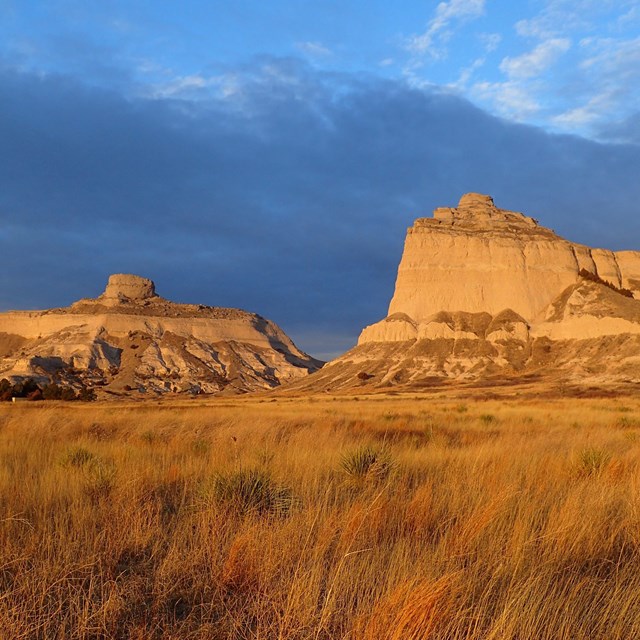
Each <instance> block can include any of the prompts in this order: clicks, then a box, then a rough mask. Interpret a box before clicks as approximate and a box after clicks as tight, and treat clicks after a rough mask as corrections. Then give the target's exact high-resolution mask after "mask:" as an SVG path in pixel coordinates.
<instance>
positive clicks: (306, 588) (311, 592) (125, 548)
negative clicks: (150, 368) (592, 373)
mask: <svg viewBox="0 0 640 640" xmlns="http://www.w3.org/2000/svg"><path fill="white" fill-rule="evenodd" d="M639 453H640V403H639V402H638V401H636V400H624V401H621V400H594V399H589V400H558V401H554V402H545V403H542V402H537V403H536V402H534V401H524V400H523V401H521V402H518V401H510V402H503V401H487V402H470V401H464V403H462V402H460V401H445V400H428V399H420V398H403V397H395V398H384V397H371V398H368V399H366V398H361V399H359V400H355V399H345V398H338V399H333V398H316V399H313V398H312V399H291V398H279V399H278V400H271V399H270V398H262V399H260V398H246V399H241V400H220V401H215V402H210V403H208V404H196V402H191V403H184V404H182V405H173V406H172V405H166V404H162V405H152V404H143V405H140V404H138V405H123V406H116V405H75V406H72V405H68V404H65V405H62V404H61V405H43V404H39V405H38V404H29V405H16V406H6V405H5V406H3V407H1V408H0V636H1V637H2V638H3V640H4V639H5V638H6V639H11V640H13V639H19V638H29V639H30V638H42V639H47V640H53V639H62V638H69V639H71V638H73V639H80V638H83V639H97V638H123V639H125V638H132V639H140V640H147V639H152V638H158V639H160V638H162V639H180V640H186V639H196V638H199V639H205V638H206V639H209V638H213V639H218V638H229V639H231V638H234V639H235V638H237V639H244V638H246V639H250V638H255V639H258V638H260V639H285V638H286V639H293V638H296V639H298V638H299V639H309V640H311V639H313V640H320V639H323V640H327V639H334V638H344V639H350V640H379V639H396V640H419V639H420V640H421V639H427V638H439V639H442V640H445V639H446V640H455V639H463V638H464V639H467V638H477V639H482V640H488V639H496V640H498V639H500V640H502V639H510V640H516V639H517V640H526V639H531V640H545V639H549V640H552V639H553V640H560V639H567V640H569V639H571V640H580V639H585V640H586V639H589V640H593V639H600V638H601V639H603V640H604V639H606V640H613V639H615V638H620V639H625V640H626V639H630V638H638V637H640V491H639V489H640V464H639V457H638V454H639Z"/></svg>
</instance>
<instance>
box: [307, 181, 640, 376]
mask: <svg viewBox="0 0 640 640" xmlns="http://www.w3.org/2000/svg"><path fill="white" fill-rule="evenodd" d="M638 362H640V252H634V251H622V252H613V251H607V250H604V249H591V248H589V247H586V246H584V245H580V244H575V243H572V242H569V241H568V240H565V239H564V238H561V237H560V236H558V235H556V234H555V233H554V232H553V231H552V230H550V229H547V228H545V227H543V226H540V225H539V224H538V222H537V221H536V220H535V219H534V218H531V217H528V216H525V215H523V214H521V213H518V212H515V211H507V210H504V209H499V208H498V207H496V206H495V204H494V202H493V199H492V198H491V197H490V196H486V195H482V194H477V193H470V194H466V195H464V196H463V197H462V198H461V199H460V202H459V204H458V206H457V207H452V208H439V209H436V210H435V211H434V216H433V218H419V219H418V220H416V221H415V223H414V225H413V226H412V227H411V228H410V229H409V230H408V232H407V237H406V241H405V246H404V253H403V256H402V260H401V263H400V266H399V269H398V276H397V280H396V287H395V292H394V295H393V298H392V300H391V304H390V305H389V313H388V316H387V317H386V318H384V319H383V320H381V321H380V322H377V323H375V324H373V325H371V326H368V327H366V328H365V329H364V330H363V331H362V333H361V335H360V338H359V340H358V345H357V347H356V348H354V349H352V350H351V351H349V352H348V353H346V354H345V355H344V356H342V357H340V358H338V359H337V360H335V361H333V362H332V363H330V364H329V365H327V366H326V367H325V368H323V370H322V371H321V372H319V373H318V374H316V375H314V376H312V377H311V378H310V379H309V381H308V383H307V382H302V383H300V384H299V385H297V386H299V387H304V386H305V385H307V386H308V385H313V386H314V387H315V388H342V387H350V386H363V385H365V386H377V387H386V386H394V385H409V386H411V385H414V386H415V385H417V386H420V385H423V384H427V383H428V384H432V383H433V382H434V381H445V380H446V381H464V380H478V379H484V378H491V377H500V378H505V377H507V378H514V377H515V378H517V377H531V376H538V377H543V378H546V379H551V378H554V377H556V378H558V379H565V380H570V381H571V380H572V381H578V382H581V383H585V382H607V381H609V382H612V381H613V382H615V381H621V380H624V381H630V382H640V367H638Z"/></svg>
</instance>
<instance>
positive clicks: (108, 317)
mask: <svg viewBox="0 0 640 640" xmlns="http://www.w3.org/2000/svg"><path fill="white" fill-rule="evenodd" d="M322 364H323V363H322V362H320V361H318V360H316V359H314V358H312V357H310V356H309V355H307V354H306V353H304V352H302V351H300V350H299V349H298V348H297V347H296V346H295V344H294V343H293V342H292V340H291V339H290V338H289V337H288V336H287V335H286V334H285V333H284V331H282V329H281V328H280V327H278V326H277V325H276V324H275V323H273V322H271V321H269V320H267V319H266V318H263V317H262V316H260V315H258V314H255V313H249V312H247V311H242V310H240V309H228V308H224V307H209V306H206V305H201V304H198V305H194V304H177V303H174V302H171V301H169V300H166V299H165V298H162V297H160V296H158V295H157V294H156V292H155V285H154V283H153V282H152V281H151V280H149V279H147V278H141V277H139V276H135V275H127V274H115V275H112V276H110V278H109V281H108V283H107V287H106V289H105V291H104V293H103V294H102V295H100V296H98V297H97V298H83V299H82V300H78V301H77V302H75V303H73V304H72V305H71V306H70V307H64V308H59V309H49V310H46V311H9V312H7V313H0V379H2V378H7V379H9V380H12V381H14V382H16V381H19V380H23V379H25V378H32V379H35V380H36V381H37V382H38V383H40V384H46V383H50V382H54V383H56V384H60V385H62V386H70V387H72V388H75V389H77V390H81V389H91V390H92V391H94V392H95V393H96V394H97V395H98V396H99V397H101V398H106V397H111V396H121V395H131V394H135V395H138V394H140V393H144V394H164V393H192V394H195V393H227V394H232V393H246V392H248V391H255V390H259V389H270V388H273V387H276V386H278V385H280V384H282V383H284V382H289V381H291V380H295V379H297V378H299V377H302V376H307V375H308V374H309V373H311V372H313V371H315V370H317V369H318V368H319V367H320V366H321V365H322Z"/></svg>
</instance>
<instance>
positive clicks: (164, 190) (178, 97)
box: [0, 0, 640, 356]
mask: <svg viewBox="0 0 640 640" xmlns="http://www.w3.org/2000/svg"><path fill="white" fill-rule="evenodd" d="M639 87H640V0H617V1H615V2H613V1H608V0H600V1H599V2H596V1H592V0H573V1H571V2H570V1H567V0H546V1H544V0H539V1H537V2H527V1H523V2H517V3H515V2H507V1H503V0H500V1H497V0H496V1H492V0H445V1H443V2H440V3H437V2H417V1H407V2H403V3H402V5H401V7H400V8H398V6H397V5H394V4H393V3H389V2H378V1H369V2H364V1H355V0H352V1H350V0H343V1H341V2H337V1H330V0H327V1H325V2H312V1H306V0H299V1H294V0H277V1H272V2H268V3H259V2H249V1H237V2H204V1H196V0H185V1H183V2H180V3H178V2H169V1H167V0H156V1H154V2H151V1H134V0H129V1H128V2H120V1H116V0H102V1H100V2H97V1H94V2H87V1H86V0H84V1H82V2H81V1H72V0H67V1H62V0H60V1H53V0H52V1H48V2H47V1H44V0H40V1H38V2H35V1H33V2H31V1H29V0H0V144H2V146H3V147H4V150H3V152H2V154H1V155H0V253H1V254H2V255H3V256H4V257H5V259H4V260H3V263H4V265H5V267H4V269H3V271H2V275H0V309H8V308H24V307H46V306H55V305H63V304H68V303H69V302H71V301H72V300H73V299H75V298H78V297H81V296H84V295H95V294H97V293H98V292H99V291H100V290H101V288H102V286H103V284H104V280H105V278H106V275H107V274H108V273H109V272H115V271H131V272H135V273H140V274H141V275H145V276H149V277H152V278H154V279H155V280H156V281H157V285H158V288H159V290H160V292H161V293H162V294H164V295H166V296H167V297H170V298H174V299H179V300H184V301H192V302H203V303H207V304H219V305H229V306H238V307H242V308H246V309H250V310H253V311H257V312H259V313H262V314H263V315H265V316H267V317H270V318H271V319H273V320H275V321H276V322H278V323H279V324H281V325H282V326H283V328H284V329H285V330H287V331H288V332H289V333H290V334H291V335H292V336H293V337H294V339H296V341H297V342H298V343H299V345H300V346H301V347H302V348H303V349H306V350H308V351H310V352H312V353H314V354H316V355H321V356H322V355H324V356H330V355H334V354H336V353H339V352H340V351H342V350H344V349H346V348H348V347H349V346H351V345H352V344H353V343H354V341H355V339H356V337H357V334H358V331H359V330H360V328H361V327H362V326H364V325H365V324H369V323H371V322H374V321H376V320H377V319H379V318H380V317H382V316H384V314H385V312H386V305H387V304H388V300H389V299H390V296H391V294H392V291H393V281H394V278H395V269H396V266H397V262H398V260H399V258H400V253H401V250H402V241H403V238H404V231H405V228H406V227H407V226H408V225H409V224H411V222H412V220H413V218H415V217H418V216H421V215H429V213H430V211H431V210H432V209H433V208H434V207H436V206H441V205H452V204H455V203H456V202H457V200H458V198H459V196H460V195H461V194H462V193H464V192H466V191H472V190H474V191H481V192H486V193H491V194H492V195H493V196H494V197H495V199H496V202H497V204H498V205H499V206H504V207H509V208H515V209H518V210H524V211H526V212H527V213H529V214H531V215H534V216H536V217H538V218H539V219H540V220H541V221H542V222H543V223H544V224H546V225H548V226H552V227H554V228H556V230H557V231H558V232H561V233H563V234H564V235H566V236H569V237H571V239H573V240H576V241H581V242H585V243H590V244H595V245H599V246H608V247H611V248H615V249H619V248H640V222H639V216H638V208H637V203H638V202H640V187H639V186H638V182H639V180H638V175H639V174H640V171H639V170H640V115H639V114H640V107H639V105H640V101H639V98H640V89H639Z"/></svg>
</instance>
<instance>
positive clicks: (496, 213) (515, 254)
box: [359, 193, 640, 344]
mask: <svg viewBox="0 0 640 640" xmlns="http://www.w3.org/2000/svg"><path fill="white" fill-rule="evenodd" d="M581 271H582V272H583V273H584V272H588V273H590V274H593V276H594V277H595V278H597V279H601V280H603V281H607V282H609V283H611V284H612V285H614V286H615V287H617V288H619V289H628V290H630V291H632V292H633V293H634V296H635V297H640V253H639V252H635V251H619V252H614V251H607V250H604V249H591V248H589V247H586V246H584V245H580V244H574V243H572V242H569V241H567V240H565V239H564V238H561V237H560V236H558V235H556V234H555V233H554V232H553V231H551V230H550V229H547V228H545V227H542V226H540V225H539V224H538V222H537V221H536V220H534V219H533V218H530V217H528V216H525V215H523V214H521V213H517V212H514V211H506V210H504V209H499V208H497V207H496V206H495V204H494V202H493V199H492V198H491V197H490V196H487V195H481V194H478V193H468V194H466V195H464V196H462V198H461V199H460V202H459V204H458V206H457V207H455V208H438V209H436V210H435V211H434V215H433V218H419V219H418V220H416V221H415V223H414V225H413V226H412V227H411V228H409V229H408V232H407V237H406V240H405V246H404V253H403V256H402V260H401V262H400V266H399V268H398V277H397V280H396V287H395V293H394V295H393V299H392V300H391V304H390V305H389V313H388V317H389V318H394V317H395V318H396V319H398V320H401V319H405V320H407V319H408V321H407V322H400V324H398V322H396V323H389V322H384V321H383V322H382V323H378V324H376V325H373V326H371V327H367V328H366V329H365V330H364V331H363V332H362V335H361V336H360V340H359V344H363V343H366V342H370V341H383V342H384V341H387V340H391V341H393V340H398V339H410V338H411V337H416V335H417V330H416V333H414V328H415V326H417V325H420V324H422V323H425V322H427V321H428V320H429V319H430V318H432V316H433V315H434V314H436V313H439V312H442V311H445V312H467V313H489V314H491V315H496V314H498V313H500V312H501V311H503V310H505V309H510V310H512V311H514V312H515V313H516V314H518V315H519V316H521V317H522V318H523V319H524V320H525V321H526V322H527V323H529V324H532V323H535V322H537V321H539V320H542V319H543V316H544V314H545V311H546V310H547V308H548V306H549V305H550V304H551V303H552V302H553V301H554V300H555V299H556V298H557V297H558V296H559V295H560V294H561V293H562V292H563V291H564V290H565V289H566V288H567V287H569V286H571V285H574V284H576V283H577V282H578V280H579V278H580V272H581ZM399 314H401V315H399Z"/></svg>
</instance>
